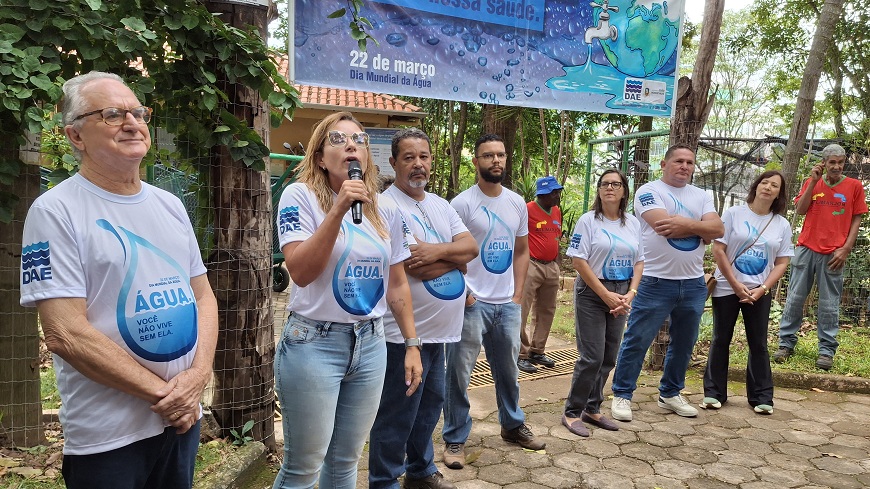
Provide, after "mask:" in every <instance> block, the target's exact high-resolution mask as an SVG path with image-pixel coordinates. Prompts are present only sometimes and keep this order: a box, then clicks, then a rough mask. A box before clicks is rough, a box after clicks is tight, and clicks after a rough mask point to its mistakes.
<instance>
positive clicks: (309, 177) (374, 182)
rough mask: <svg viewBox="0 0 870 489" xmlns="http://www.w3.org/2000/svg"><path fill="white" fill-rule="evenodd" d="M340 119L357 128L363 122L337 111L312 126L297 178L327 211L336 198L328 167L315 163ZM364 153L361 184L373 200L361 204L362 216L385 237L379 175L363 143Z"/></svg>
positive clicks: (369, 152) (386, 235) (351, 115)
mask: <svg viewBox="0 0 870 489" xmlns="http://www.w3.org/2000/svg"><path fill="white" fill-rule="evenodd" d="M340 121H351V122H353V123H354V124H356V125H357V127H359V128H360V130H363V126H362V124H360V122H359V121H358V120H356V118H355V117H354V116H353V114H351V113H350V112H336V113H335V114H332V115H329V116H327V117H325V118H323V120H321V121H320V122H318V123H317V124H316V125H315V126H314V130H313V131H312V133H311V139H309V140H308V151H307V152H306V153H305V157H304V158H303V159H302V163H300V164H299V174H298V175H297V178H296V179H297V180H298V181H299V182H302V183H304V184H305V185H307V186H308V188H310V189H311V191H312V192H314V195H315V196H316V197H317V202H318V203H319V204H320V208H321V209H323V212H329V211H330V209H332V205H333V203H334V202H335V199H334V197H333V196H332V194H333V192H332V188H330V186H329V174H328V172H327V170H325V169H322V168H320V166H318V165H317V154H318V153H321V154H322V153H323V145H324V144H326V138H327V136H328V135H329V131H330V130H331V129H332V127H333V126H335V124H337V123H338V122H340ZM365 152H366V161H368V168H367V169H366V172H365V173H363V183H365V185H366V189H368V191H369V195H370V196H371V199H372V202H371V203H369V204H363V215H365V216H366V218H367V219H368V220H369V222H371V223H372V226H374V227H375V230H376V231H377V232H378V235H379V236H380V237H382V238H384V239H388V238H389V237H390V233H389V231H388V230H387V226H386V224H385V223H384V221H383V219H381V215H380V213H379V212H378V175H377V172H376V171H375V170H374V168H373V165H374V164H373V163H372V152H371V149H370V148H369V147H368V146H366V148H365Z"/></svg>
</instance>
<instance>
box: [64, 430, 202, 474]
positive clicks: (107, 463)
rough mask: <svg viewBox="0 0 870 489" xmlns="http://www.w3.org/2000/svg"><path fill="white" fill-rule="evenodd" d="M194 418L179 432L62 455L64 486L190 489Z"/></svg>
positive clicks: (196, 440)
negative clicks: (92, 450)
mask: <svg viewBox="0 0 870 489" xmlns="http://www.w3.org/2000/svg"><path fill="white" fill-rule="evenodd" d="M200 423H201V421H197V422H196V424H195V425H193V427H192V428H190V429H189V430H187V432H186V433H184V434H182V435H179V434H177V433H176V430H175V428H173V427H171V426H169V427H167V428H166V429H165V430H163V433H161V434H159V435H157V436H152V437H151V438H146V439H144V440H139V441H137V442H133V443H131V444H129V445H127V446H124V447H121V448H116V449H114V450H109V451H108V452H102V453H94V454H91V455H64V456H63V468H62V469H61V473H62V474H63V481H64V485H66V487H67V488H69V489H190V487H191V486H193V468H194V464H195V463H196V451H197V450H198V449H199V428H200Z"/></svg>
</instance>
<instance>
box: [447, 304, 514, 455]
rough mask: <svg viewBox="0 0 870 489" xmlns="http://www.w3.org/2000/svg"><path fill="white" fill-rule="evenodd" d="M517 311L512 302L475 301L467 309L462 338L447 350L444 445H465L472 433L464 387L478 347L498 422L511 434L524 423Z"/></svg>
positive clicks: (468, 379)
mask: <svg viewBox="0 0 870 489" xmlns="http://www.w3.org/2000/svg"><path fill="white" fill-rule="evenodd" d="M521 309H522V308H521V307H520V305H519V304H516V303H514V302H512V301H511V302H508V303H505V304H488V303H486V302H483V301H476V302H475V303H474V304H472V305H470V306H468V307H466V308H465V318H464V320H463V325H462V338H461V339H460V340H459V342H458V343H450V344H448V345H447V398H446V399H445V401H444V430H443V435H444V436H443V437H444V443H465V441H466V440H467V439H468V435H469V434H470V433H471V416H470V415H469V414H468V413H469V410H470V409H471V403H470V402H469V400H468V383H469V382H470V380H471V371H472V370H473V369H474V364H475V362H477V355H478V354H479V353H480V346H481V345H483V348H484V349H485V351H486V361H487V362H489V368H490V372H491V373H492V379H493V381H494V382H495V399H496V403H497V404H498V422H499V423H500V424H501V426H502V427H503V428H505V429H508V430H512V429H514V428H517V427H518V426H520V425H521V424H523V423H525V421H526V415H525V413H523V410H522V409H521V408H520V383H519V381H517V378H519V375H520V370H519V368H517V358H518V356H519V354H520V313H521Z"/></svg>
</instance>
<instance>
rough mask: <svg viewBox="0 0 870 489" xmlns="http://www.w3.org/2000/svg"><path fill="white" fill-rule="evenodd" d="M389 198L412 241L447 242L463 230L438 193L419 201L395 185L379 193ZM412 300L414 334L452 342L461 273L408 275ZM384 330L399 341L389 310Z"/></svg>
mask: <svg viewBox="0 0 870 489" xmlns="http://www.w3.org/2000/svg"><path fill="white" fill-rule="evenodd" d="M382 195H383V196H384V197H385V199H384V200H393V202H395V203H396V204H397V205H398V207H399V209H401V210H402V214H403V215H404V216H405V222H406V223H407V224H408V227H409V228H410V229H411V234H413V235H414V238H415V241H416V242H418V243H419V242H420V241H424V242H426V243H450V242H452V241H453V237H454V236H456V235H457V234H460V233H464V232H467V231H468V229H467V228H466V227H465V224H463V223H462V219H460V218H459V215H458V214H457V213H456V211H455V210H454V209H453V207H450V204H449V203H447V201H446V200H444V199H442V198H441V197H439V196H437V195H435V194H430V193H429V192H426V194H425V197H424V198H423V200H422V201H420V202H418V201H417V200H415V199H413V198H411V197H409V196H408V195H406V194H405V193H404V192H402V191H401V190H400V189H399V188H398V187H396V186H395V185H392V186H390V188H388V189H387V190H385V191H384V193H383V194H382ZM408 283H409V284H410V286H411V298H412V300H413V303H414V325H415V326H416V328H417V337H419V338H420V339H421V340H423V342H424V343H454V342H457V341H459V339H460V336H461V334H462V317H463V314H464V307H465V276H464V275H462V272H460V271H459V270H452V271H450V272H447V273H445V274H444V275H442V276H440V277H438V278H434V279H432V280H426V281H423V280H419V279H416V278H414V277H412V276H410V275H408ZM384 331H385V333H386V336H387V341H389V342H390V343H402V342H404V338H403V337H402V333H401V331H399V326H398V324H396V319H395V318H394V317H393V314H392V312H389V311H388V312H387V314H386V316H384Z"/></svg>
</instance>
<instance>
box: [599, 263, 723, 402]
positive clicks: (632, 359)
mask: <svg viewBox="0 0 870 489" xmlns="http://www.w3.org/2000/svg"><path fill="white" fill-rule="evenodd" d="M706 301H707V286H706V284H705V283H704V277H698V278H691V279H685V280H669V279H664V278H658V277H649V276H646V275H644V276H643V277H642V278H641V279H640V285H638V287H637V297H635V299H634V301H633V302H632V304H631V314H629V316H628V327H627V328H626V330H625V335H624V336H623V338H622V346H621V347H620V349H619V356H618V357H617V359H616V371H615V372H614V373H613V385H612V386H611V389H612V390H613V395H614V396H615V397H622V398H624V399H629V400H630V399H631V396H632V393H633V392H634V390H635V389H636V388H637V378H638V376H639V375H640V370H641V368H643V361H644V357H646V351H647V350H649V347H650V345H651V344H652V342H653V339H655V337H656V334H657V333H658V331H659V329H660V328H661V326H662V323H664V321H665V319H667V318H668V316H670V318H671V322H670V327H669V329H668V332H669V333H670V336H671V341H670V343H669V344H668V351H667V353H666V354H665V366H664V372H663V373H662V378H661V381H660V382H659V393H660V394H661V396H662V397H674V396H676V395H677V394H679V393H680V391H682V390H683V387H685V384H686V369H688V368H689V361H690V360H691V358H692V350H693V349H694V348H695V342H696V341H698V327H699V326H700V323H701V314H702V313H703V312H704V302H706Z"/></svg>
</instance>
